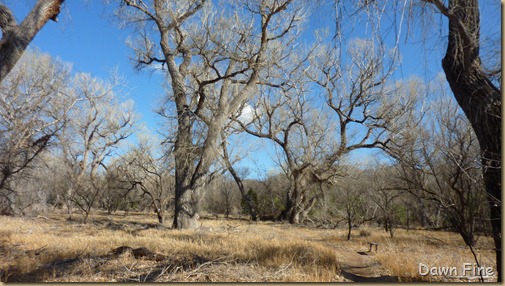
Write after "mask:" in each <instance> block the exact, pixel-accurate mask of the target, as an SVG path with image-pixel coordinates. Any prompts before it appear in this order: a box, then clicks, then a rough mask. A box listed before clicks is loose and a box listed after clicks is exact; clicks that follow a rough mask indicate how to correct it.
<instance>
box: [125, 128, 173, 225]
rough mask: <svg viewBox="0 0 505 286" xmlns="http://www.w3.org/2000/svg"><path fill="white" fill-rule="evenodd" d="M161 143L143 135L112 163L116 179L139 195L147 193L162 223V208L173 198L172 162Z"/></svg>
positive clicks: (163, 212)
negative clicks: (134, 189)
mask: <svg viewBox="0 0 505 286" xmlns="http://www.w3.org/2000/svg"><path fill="white" fill-rule="evenodd" d="M160 147H161V145H160V144H159V143H156V140H153V138H152V136H151V137H143V138H141V139H140V141H139V143H138V145H137V146H135V147H133V148H132V149H130V150H129V151H128V152H127V153H126V154H124V155H123V156H121V159H120V160H118V161H117V162H116V163H117V164H116V168H117V171H118V172H119V173H120V175H119V176H118V181H119V182H123V183H126V184H130V186H131V187H128V190H131V189H132V188H137V189H139V190H140V191H141V193H142V195H141V196H148V197H149V201H150V205H151V206H152V209H154V212H155V213H156V216H157V218H158V222H159V223H160V224H163V223H164V222H165V211H166V210H167V209H168V208H169V207H170V204H171V202H172V200H173V197H174V193H175V191H174V186H175V184H174V161H173V158H172V157H169V156H165V155H164V154H163V152H162V151H161V148H160Z"/></svg>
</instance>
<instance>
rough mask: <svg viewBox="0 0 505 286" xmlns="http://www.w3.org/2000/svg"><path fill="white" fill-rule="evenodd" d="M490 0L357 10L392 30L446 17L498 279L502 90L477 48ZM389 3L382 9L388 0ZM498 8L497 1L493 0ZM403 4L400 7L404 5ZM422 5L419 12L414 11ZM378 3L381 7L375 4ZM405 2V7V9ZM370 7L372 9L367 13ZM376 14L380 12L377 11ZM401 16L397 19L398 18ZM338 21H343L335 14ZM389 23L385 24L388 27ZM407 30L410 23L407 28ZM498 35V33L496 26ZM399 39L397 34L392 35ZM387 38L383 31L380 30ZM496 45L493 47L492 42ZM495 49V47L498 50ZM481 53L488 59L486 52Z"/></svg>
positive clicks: (366, 4)
mask: <svg viewBox="0 0 505 286" xmlns="http://www.w3.org/2000/svg"><path fill="white" fill-rule="evenodd" d="M484 2H488V1H478V0H470V1H467V0H448V1H441V0H411V1H408V2H407V1H404V2H401V1H396V0H392V1H391V0H387V1H360V2H359V3H358V6H359V7H358V10H357V11H364V12H365V13H366V14H367V15H368V16H369V15H372V17H369V18H368V21H369V22H370V23H374V24H375V25H374V24H373V25H372V26H380V25H381V23H380V20H378V19H383V18H390V19H394V20H393V23H392V24H391V23H390V24H389V25H395V26H396V27H394V28H395V31H401V24H402V22H403V21H402V19H403V17H404V16H405V15H406V14H407V15H413V16H414V17H412V19H413V21H411V22H412V23H415V24H416V25H418V24H422V21H423V20H425V19H428V20H434V19H435V17H431V15H433V14H435V13H437V14H438V13H440V14H441V15H443V17H444V20H447V23H448V34H447V39H448V41H447V49H446V52H445V56H444V58H443V60H442V68H443V70H444V72H445V74H446V78H447V81H448V83H449V85H450V87H451V90H452V92H453V94H454V97H455V98H456V100H457V102H458V105H459V106H460V107H461V109H462V110H463V111H464V113H465V116H466V117H467V118H468V120H469V122H470V124H471V126H472V128H473V130H474V132H475V134H476V137H477V140H478V141H479V146H480V152H481V161H482V171H483V175H484V181H485V185H486V193H487V202H488V204H489V207H490V210H491V211H490V221H491V226H492V229H493V239H494V241H495V249H496V261H497V272H498V281H502V271H501V268H502V259H501V253H502V246H501V244H502V243H501V241H502V238H501V237H502V234H501V231H502V229H501V221H502V217H501V200H502V199H501V198H502V197H501V189H502V185H501V184H502V183H501V162H502V159H501V105H502V102H501V91H500V88H499V87H497V84H498V82H497V81H496V80H495V79H496V78H497V77H496V74H497V72H496V71H499V70H501V64H496V65H495V66H492V64H494V63H496V61H495V62H493V63H491V65H490V64H488V63H486V62H483V61H482V57H481V53H482V52H483V50H484V49H483V48H486V46H485V45H483V43H482V40H483V39H482V38H481V33H482V32H483V31H481V22H482V21H483V20H484V19H485V18H484V17H481V14H480V4H482V3H484ZM335 3H336V8H337V9H336V10H338V11H340V10H339V9H338V7H342V6H341V4H342V3H343V2H341V1H335ZM388 4H389V5H390V6H389V7H391V9H388V8H386V9H384V7H387V5H388ZM492 4H493V5H496V9H495V10H499V6H498V1H494V2H493V3H492ZM402 7H403V8H402ZM416 7H421V12H420V13H415V11H416V9H415V8H416ZM378 8H379V9H378ZM405 8H408V10H406V9H405ZM382 11H393V12H394V13H396V15H397V16H396V17H395V16H393V17H382V15H383V13H382ZM368 12H373V13H368ZM357 14H360V13H357ZM378 16H379V17H378ZM397 19H400V21H396V20H397ZM337 22H338V23H340V22H341V21H340V20H338V21H337ZM426 23H429V24H428V25H424V26H422V27H421V28H422V29H431V28H432V27H435V29H437V30H438V29H439V27H440V26H441V25H442V23H443V22H440V23H436V22H435V23H436V24H435V25H433V21H426ZM389 28H391V27H386V29H389ZM409 30H410V29H409ZM496 35H499V33H498V32H497V33H496ZM396 36H397V37H396V39H397V41H396V43H397V44H398V43H399V41H398V39H399V35H396ZM384 38H385V36H384ZM496 47H499V45H495V46H494V47H493V49H494V48H496ZM496 54H498V53H496ZM485 59H490V57H486V58H485Z"/></svg>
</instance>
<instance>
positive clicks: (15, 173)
mask: <svg viewBox="0 0 505 286" xmlns="http://www.w3.org/2000/svg"><path fill="white" fill-rule="evenodd" d="M69 72H70V69H69V67H68V66H66V65H65V64H63V63H61V62H59V61H55V60H53V59H52V58H51V57H49V56H48V55H44V54H40V53H38V52H28V53H26V54H25V55H24V56H23V58H22V59H21V61H20V63H19V64H18V65H17V66H16V68H15V69H14V70H13V72H12V73H11V74H10V75H9V76H8V77H7V78H6V79H5V80H4V81H3V82H2V84H1V86H0V145H1V147H0V168H1V173H0V192H1V196H2V198H1V199H2V208H3V211H2V213H12V212H14V210H15V206H14V200H13V199H14V197H15V193H16V190H15V189H13V186H12V185H11V183H12V180H14V179H16V178H19V177H20V175H22V174H23V173H25V174H27V173H26V172H25V171H28V170H29V169H30V168H31V167H32V166H33V164H34V163H35V161H36V159H37V157H39V156H40V155H41V153H42V152H44V151H45V150H47V149H48V146H49V145H50V144H51V142H53V141H54V140H53V138H54V136H55V135H57V134H58V133H59V132H60V130H61V128H62V127H63V126H64V125H65V120H66V117H67V115H68V112H69V110H70V109H71V108H72V107H73V106H74V104H75V103H76V102H77V98H76V97H75V96H74V95H72V94H70V93H69V92H68V83H67V81H68V80H69Z"/></svg>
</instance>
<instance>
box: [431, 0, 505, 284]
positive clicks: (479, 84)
mask: <svg viewBox="0 0 505 286" xmlns="http://www.w3.org/2000/svg"><path fill="white" fill-rule="evenodd" d="M426 2H428V3H432V4H433V5H434V6H435V7H436V8H437V10H438V11H439V12H440V13H442V15H444V16H445V17H447V19H448V22H449V35H448V38H449V42H448V44H447V51H446V54H445V57H444V59H443V60H442V67H443V69H444V71H445V75H446V78H447V81H448V82H449V85H450V87H451V90H452V91H453V93H454V97H455V98H456V100H457V102H458V104H459V106H460V107H461V109H463V111H464V112H465V115H466V117H467V118H468V120H469V121H470V124H471V125H472V128H473V130H474V132H475V135H476V137H477V140H478V141H479V146H480V150H481V160H482V170H483V174H484V181H485V184H486V192H487V198H488V203H489V207H490V210H491V212H490V214H491V217H490V220H491V226H492V228H493V238H494V241H495V248H496V269H497V271H498V282H500V281H501V280H502V275H503V274H502V271H501V268H502V260H501V254H502V239H501V238H502V229H501V224H502V217H501V215H502V213H501V208H502V204H501V203H502V196H501V191H502V182H501V168H502V167H501V164H502V158H501V142H502V141H501V132H502V129H501V120H502V119H501V117H502V115H501V109H502V99H501V91H500V89H499V88H498V87H496V86H495V85H494V84H493V82H492V81H491V79H490V77H489V75H488V74H487V73H486V72H485V69H484V67H483V64H482V62H481V58H480V53H479V50H480V45H481V42H480V12H479V1H478V0H470V1H466V0H450V1H449V4H448V5H447V6H446V5H445V4H444V3H443V2H442V1H439V0H426Z"/></svg>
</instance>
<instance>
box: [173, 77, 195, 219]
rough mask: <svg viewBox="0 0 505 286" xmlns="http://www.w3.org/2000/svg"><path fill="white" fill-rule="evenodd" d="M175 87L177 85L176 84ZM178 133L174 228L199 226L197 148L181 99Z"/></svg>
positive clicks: (185, 108)
mask: <svg viewBox="0 0 505 286" xmlns="http://www.w3.org/2000/svg"><path fill="white" fill-rule="evenodd" d="M174 87H175V86H174ZM176 103H177V106H178V110H177V113H178V115H179V116H178V118H179V120H178V123H179V126H178V133H177V140H176V142H175V149H174V153H175V154H174V156H175V214H174V223H173V228H176V229H196V228H198V218H199V215H198V212H197V202H198V201H197V199H196V193H195V190H194V189H193V188H192V186H191V177H192V175H193V169H194V165H193V164H194V162H193V161H194V160H193V158H195V152H196V151H195V150H193V148H192V147H193V144H192V136H191V119H190V114H189V111H188V109H187V106H185V105H184V104H182V103H181V100H179V101H178V102H176Z"/></svg>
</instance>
